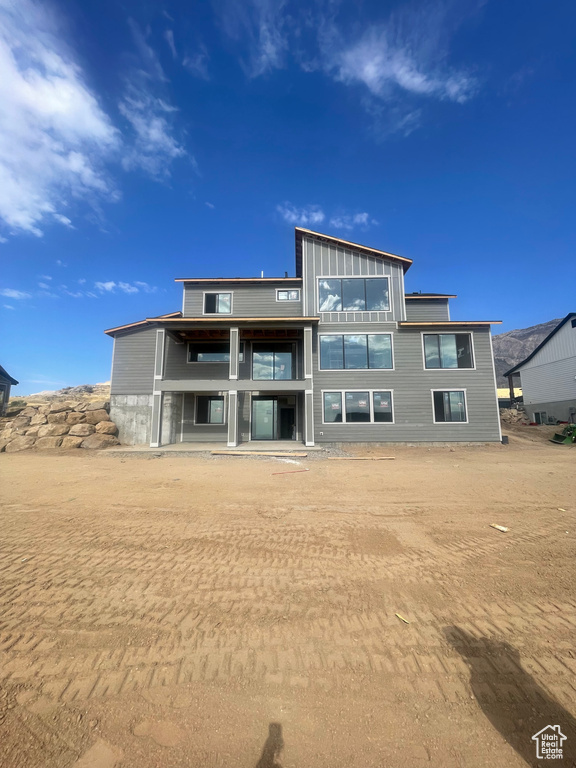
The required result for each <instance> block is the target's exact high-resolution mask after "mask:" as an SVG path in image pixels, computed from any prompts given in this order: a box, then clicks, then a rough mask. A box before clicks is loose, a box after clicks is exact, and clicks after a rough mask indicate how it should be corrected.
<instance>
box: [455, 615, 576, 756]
mask: <svg viewBox="0 0 576 768" xmlns="http://www.w3.org/2000/svg"><path fill="white" fill-rule="evenodd" d="M444 633H445V635H446V638H447V640H448V642H449V643H450V645H451V646H452V647H453V648H454V649H455V650H456V651H457V652H458V653H459V654H460V655H461V656H462V658H463V659H464V661H465V662H466V664H467V665H468V666H469V667H470V685H471V687H472V691H473V693H474V696H475V697H476V700H477V702H478V704H479V705H480V707H481V708H482V710H483V712H484V714H485V715H486V717H487V718H488V720H490V722H491V723H492V725H493V726H494V727H495V728H496V729H497V730H498V731H499V732H500V733H501V734H502V736H503V737H504V738H505V739H506V741H507V742H508V744H510V746H512V747H513V748H514V749H515V750H516V752H517V753H518V754H519V755H520V756H521V757H522V758H523V759H524V760H525V761H526V762H527V763H528V765H532V766H541V765H544V764H547V765H549V764H556V765H561V766H563V768H573V767H574V766H576V719H575V718H574V717H573V716H572V715H571V714H570V712H568V711H567V710H566V709H565V708H564V707H563V706H562V705H561V704H560V703H559V702H557V701H556V700H555V699H554V698H552V697H551V696H550V694H549V693H548V692H547V691H545V690H544V688H542V687H541V686H540V685H539V684H538V683H537V682H536V681H535V680H534V678H533V677H532V676H531V675H530V674H528V672H526V671H525V670H524V669H522V666H521V663H520V654H519V652H518V651H517V650H516V648H514V647H513V646H511V645H509V644H508V643H506V642H503V641H498V640H492V639H489V638H487V637H482V638H476V637H473V636H472V635H469V634H468V633H467V632H465V631H464V630H462V629H460V628H458V627H447V628H446V629H445V630H444ZM567 674H568V677H569V673H567ZM547 725H559V726H560V730H561V732H562V734H564V735H565V736H567V740H566V741H564V742H563V744H562V748H563V750H564V752H563V759H561V760H550V759H547V760H538V759H537V757H536V746H537V744H536V742H535V741H533V740H532V736H534V734H536V733H538V732H539V731H540V730H541V729H542V728H545V727H546V726H547Z"/></svg>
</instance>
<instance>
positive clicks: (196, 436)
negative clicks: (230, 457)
mask: <svg viewBox="0 0 576 768" xmlns="http://www.w3.org/2000/svg"><path fill="white" fill-rule="evenodd" d="M195 398H196V396H195V395H193V394H188V393H187V394H185V395H184V423H183V425H182V442H184V443H225V442H227V440H228V423H227V422H228V418H227V416H228V402H227V401H228V397H226V398H225V407H226V411H225V413H226V423H225V424H194V423H193V422H194V414H195V412H196V411H195V407H196V406H195Z"/></svg>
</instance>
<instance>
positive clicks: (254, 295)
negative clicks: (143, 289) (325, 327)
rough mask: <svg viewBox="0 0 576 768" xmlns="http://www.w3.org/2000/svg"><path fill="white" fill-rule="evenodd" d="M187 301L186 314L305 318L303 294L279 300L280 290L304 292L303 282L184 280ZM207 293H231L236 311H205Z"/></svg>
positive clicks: (189, 315)
mask: <svg viewBox="0 0 576 768" xmlns="http://www.w3.org/2000/svg"><path fill="white" fill-rule="evenodd" d="M183 285H184V302H183V307H182V311H183V313H184V317H211V316H213V317H221V318H222V317H230V318H233V317H301V316H302V293H300V301H277V300H276V291H277V290H282V291H286V290H295V289H298V290H300V291H301V283H300V282H299V281H296V280H294V282H292V281H289V282H285V281H283V280H279V281H278V282H277V283H274V282H266V283H254V284H249V285H246V284H243V283H234V282H230V283H227V282H217V283H186V282H185V283H183ZM205 293H231V294H232V312H231V313H230V314H215V315H205V314H204V294H205Z"/></svg>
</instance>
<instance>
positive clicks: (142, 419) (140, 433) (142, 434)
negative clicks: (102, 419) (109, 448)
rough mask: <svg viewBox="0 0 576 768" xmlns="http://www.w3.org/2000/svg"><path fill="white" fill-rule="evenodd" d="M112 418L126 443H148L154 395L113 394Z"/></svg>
mask: <svg viewBox="0 0 576 768" xmlns="http://www.w3.org/2000/svg"><path fill="white" fill-rule="evenodd" d="M110 419H111V420H112V421H113V422H114V423H115V424H116V426H117V427H118V439H119V440H120V442H121V443H123V444H124V445H148V444H149V443H150V424H151V421H152V395H111V396H110Z"/></svg>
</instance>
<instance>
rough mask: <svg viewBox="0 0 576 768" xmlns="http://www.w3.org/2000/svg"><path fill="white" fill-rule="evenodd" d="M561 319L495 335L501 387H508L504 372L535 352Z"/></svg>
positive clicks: (495, 356)
mask: <svg viewBox="0 0 576 768" xmlns="http://www.w3.org/2000/svg"><path fill="white" fill-rule="evenodd" d="M559 322H560V320H550V321H549V322H547V323H541V324H540V325H532V326H530V328H521V329H519V330H516V331H508V333H501V334H499V335H498V336H494V338H493V340H492V341H493V344H494V362H495V364H496V380H497V382H498V386H499V387H507V386H508V380H507V379H506V378H504V373H505V372H506V371H509V370H510V368H513V367H514V366H515V365H518V363H521V362H522V360H524V358H526V357H528V355H529V354H530V353H531V352H533V351H534V350H535V349H536V347H537V346H538V344H540V342H542V341H544V339H545V338H546V336H548V334H549V333H551V332H552V331H553V330H554V328H556V326H557V325H558V323H559Z"/></svg>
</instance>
